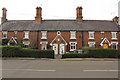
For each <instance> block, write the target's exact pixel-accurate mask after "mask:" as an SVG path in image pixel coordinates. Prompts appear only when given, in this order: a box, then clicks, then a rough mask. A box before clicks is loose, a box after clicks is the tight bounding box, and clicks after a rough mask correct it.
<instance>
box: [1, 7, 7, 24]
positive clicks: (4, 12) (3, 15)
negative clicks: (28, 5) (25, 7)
mask: <svg viewBox="0 0 120 80" xmlns="http://www.w3.org/2000/svg"><path fill="white" fill-rule="evenodd" d="M2 11H3V13H2V17H1V23H3V22H5V21H7V18H6V16H7V9H6V8H3V9H2Z"/></svg>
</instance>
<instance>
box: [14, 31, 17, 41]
mask: <svg viewBox="0 0 120 80" xmlns="http://www.w3.org/2000/svg"><path fill="white" fill-rule="evenodd" d="M15 34H16V36H17V31H14V35H15ZM14 38H15V39H17V37H15V36H14Z"/></svg>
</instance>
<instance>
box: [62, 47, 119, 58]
mask: <svg viewBox="0 0 120 80" xmlns="http://www.w3.org/2000/svg"><path fill="white" fill-rule="evenodd" d="M86 51H87V52H86ZM86 51H85V52H84V53H82V54H78V53H67V54H64V55H62V58H118V51H117V50H115V49H102V48H91V49H88V50H86Z"/></svg>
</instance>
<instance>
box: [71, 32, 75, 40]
mask: <svg viewBox="0 0 120 80" xmlns="http://www.w3.org/2000/svg"><path fill="white" fill-rule="evenodd" d="M71 33H74V34H75V37H74V38H73V37H71ZM70 39H76V31H70Z"/></svg>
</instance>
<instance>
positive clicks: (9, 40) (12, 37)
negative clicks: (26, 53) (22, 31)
mask: <svg viewBox="0 0 120 80" xmlns="http://www.w3.org/2000/svg"><path fill="white" fill-rule="evenodd" d="M12 39H13V40H14V41H15V43H16V44H17V41H16V40H15V38H14V37H12V38H11V39H10V40H9V41H8V45H10V44H9V42H10V41H11V40H12Z"/></svg>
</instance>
